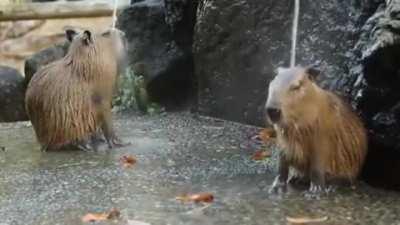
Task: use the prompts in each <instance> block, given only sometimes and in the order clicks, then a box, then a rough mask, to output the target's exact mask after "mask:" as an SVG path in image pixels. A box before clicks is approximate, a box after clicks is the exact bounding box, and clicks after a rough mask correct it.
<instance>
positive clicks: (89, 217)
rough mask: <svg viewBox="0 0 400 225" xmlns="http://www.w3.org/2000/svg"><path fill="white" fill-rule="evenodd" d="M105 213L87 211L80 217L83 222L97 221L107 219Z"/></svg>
mask: <svg viewBox="0 0 400 225" xmlns="http://www.w3.org/2000/svg"><path fill="white" fill-rule="evenodd" d="M107 216H108V214H107V213H88V214H86V215H85V216H84V217H82V221H83V222H84V223H89V222H97V221H104V220H107Z"/></svg>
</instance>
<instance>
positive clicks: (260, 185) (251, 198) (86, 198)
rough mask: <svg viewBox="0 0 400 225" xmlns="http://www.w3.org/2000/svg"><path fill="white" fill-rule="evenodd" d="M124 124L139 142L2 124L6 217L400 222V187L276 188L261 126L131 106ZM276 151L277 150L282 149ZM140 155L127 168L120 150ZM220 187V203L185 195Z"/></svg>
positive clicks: (2, 213)
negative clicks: (62, 145)
mask: <svg viewBox="0 0 400 225" xmlns="http://www.w3.org/2000/svg"><path fill="white" fill-rule="evenodd" d="M116 130H117V133H118V134H120V136H121V137H122V138H123V139H124V140H125V141H129V142H132V145H130V146H128V147H125V148H120V149H116V150H106V149H103V150H99V151H97V152H80V151H66V152H41V151H40V148H39V145H38V144H37V143H36V140H35V137H34V133H33V130H32V127H31V126H30V125H29V123H16V124H2V125H0V146H4V147H5V151H0V225H14V224H24V225H25V224H34V225H36V224H37V225H39V224H40V225H56V224H68V225H75V224H84V223H83V222H82V221H81V218H82V216H84V215H85V214H86V213H89V212H104V211H108V210H110V209H111V208H117V209H119V210H120V212H121V218H120V219H119V220H115V221H107V222H99V223H98V224H128V220H139V221H143V222H146V223H149V224H152V225H167V224H170V225H180V224H188V225H197V224H202V225H203V224H204V225H213V224H216V225H217V224H218V225H223V224H229V225H231V224H232V225H247V224H248V225H252V224H260V225H261V224H272V225H273V224H287V221H286V217H288V216H290V217H304V216H308V217H315V218H318V217H325V216H327V217H328V219H327V220H326V221H324V222H322V223H320V224H337V225H347V224H349V225H352V224H385V225H386V224H399V225H400V194H399V193H395V192H389V191H384V190H379V189H375V188H372V187H369V186H367V185H365V184H361V185H360V186H359V187H358V188H357V189H356V190H351V189H350V188H340V189H338V190H337V191H336V192H335V193H333V194H330V195H328V196H325V197H322V198H321V199H319V200H316V199H308V198H306V197H304V195H303V193H302V191H300V190H290V192H289V193H288V194H286V195H283V196H277V195H269V194H268V192H267V190H268V188H269V185H270V184H271V183H272V179H273V177H274V174H275V173H276V169H275V168H276V166H275V164H276V163H275V162H276V160H274V157H272V158H271V159H268V160H265V161H254V160H252V159H251V155H252V154H253V153H254V151H255V150H258V148H260V146H259V144H258V143H256V142H255V141H254V140H252V139H251V137H252V136H254V135H255V134H256V133H257V132H258V128H255V127H250V126H244V125H240V124H236V123H231V122H224V121H220V120H215V119H208V118H194V117H193V116H191V115H190V114H188V113H185V112H183V113H182V112H180V113H170V114H166V115H157V116H139V115H129V116H128V115H124V116H120V117H119V119H118V120H117V121H116ZM273 152H274V155H276V150H273ZM123 155H134V156H135V157H136V158H137V163H136V164H135V165H134V166H133V167H132V168H124V167H123V166H122V165H121V163H120V161H119V159H120V157H121V156H123ZM197 192H211V193H213V194H214V196H215V200H214V202H213V203H212V204H210V205H203V204H201V203H200V204H195V203H181V202H179V201H177V200H176V199H175V197H176V196H179V195H182V194H184V193H197Z"/></svg>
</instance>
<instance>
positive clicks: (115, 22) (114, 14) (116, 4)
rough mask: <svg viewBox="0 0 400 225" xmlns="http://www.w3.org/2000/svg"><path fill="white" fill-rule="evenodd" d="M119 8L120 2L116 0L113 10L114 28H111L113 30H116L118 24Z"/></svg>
mask: <svg viewBox="0 0 400 225" xmlns="http://www.w3.org/2000/svg"><path fill="white" fill-rule="evenodd" d="M117 7H118V0H114V10H113V17H112V26H111V28H112V29H114V28H115V25H116V24H117Z"/></svg>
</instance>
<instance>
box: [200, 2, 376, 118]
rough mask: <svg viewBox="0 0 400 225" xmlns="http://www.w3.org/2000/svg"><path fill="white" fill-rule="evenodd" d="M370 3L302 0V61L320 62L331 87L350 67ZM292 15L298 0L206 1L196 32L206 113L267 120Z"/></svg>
mask: <svg viewBox="0 0 400 225" xmlns="http://www.w3.org/2000/svg"><path fill="white" fill-rule="evenodd" d="M363 5H364V3H361V2H360V1H341V0H334V1H313V0H302V1H301V6H300V20H299V35H298V48H297V64H300V65H308V64H315V63H316V64H318V65H319V66H320V67H321V69H322V70H323V72H324V75H325V76H324V77H323V78H322V79H321V84H322V85H323V86H324V87H330V86H334V84H335V83H336V81H337V77H338V74H343V73H347V71H348V70H349V68H348V63H349V61H348V59H349V55H348V52H349V50H350V49H352V48H353V46H354V45H355V43H356V40H357V31H358V27H357V25H358V24H359V23H360V20H362V16H363V17H366V16H365V14H368V9H367V8H366V9H365V11H364V10H363V9H364V8H363ZM292 16H293V0H281V1H243V0H207V1H206V0H202V1H200V5H199V9H198V12H197V23H196V26H195V37H194V38H195V40H194V57H195V74H196V76H197V78H198V81H199V111H200V113H202V114H205V115H210V116H215V117H221V118H224V119H229V120H234V121H239V122H244V123H250V124H255V125H263V124H264V112H263V107H264V103H265V100H266V96H267V86H268V83H269V81H270V80H271V79H272V78H273V76H274V70H275V69H276V68H277V67H278V66H288V64H289V59H290V45H291V40H290V37H291V28H292Z"/></svg>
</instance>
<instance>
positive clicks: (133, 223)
mask: <svg viewBox="0 0 400 225" xmlns="http://www.w3.org/2000/svg"><path fill="white" fill-rule="evenodd" d="M128 225H150V224H149V223H146V222H143V221H139V220H128Z"/></svg>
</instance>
